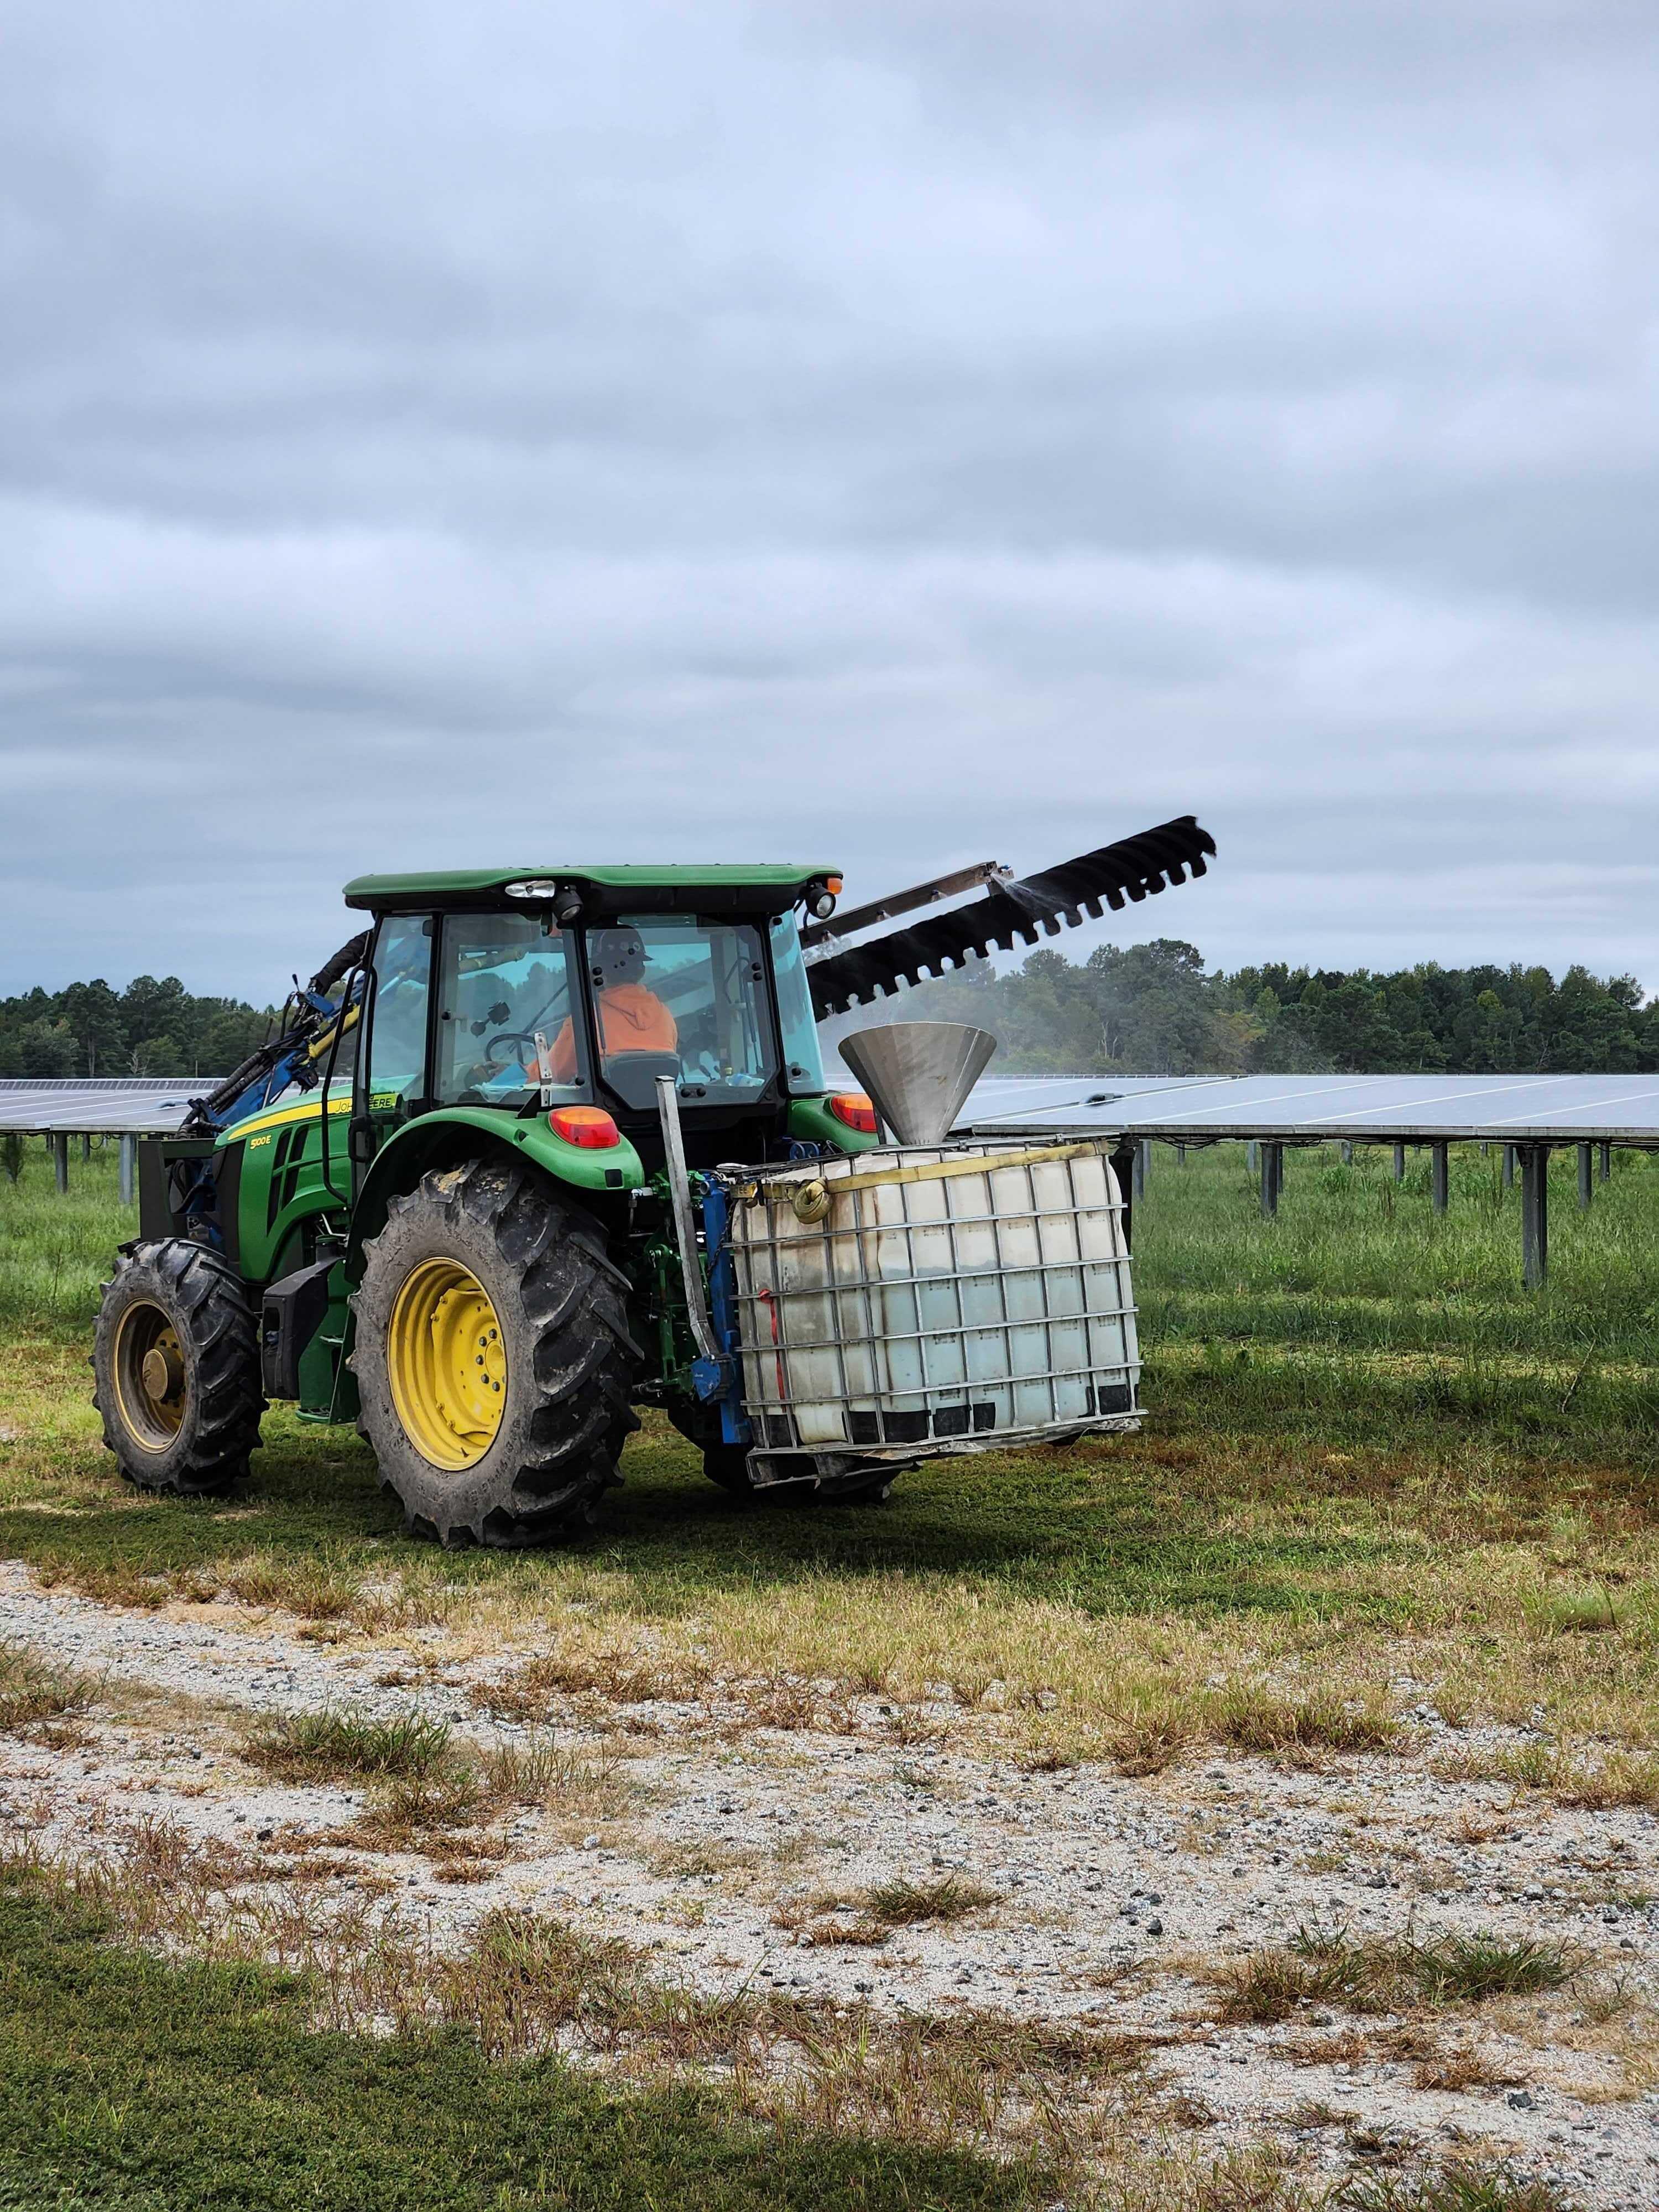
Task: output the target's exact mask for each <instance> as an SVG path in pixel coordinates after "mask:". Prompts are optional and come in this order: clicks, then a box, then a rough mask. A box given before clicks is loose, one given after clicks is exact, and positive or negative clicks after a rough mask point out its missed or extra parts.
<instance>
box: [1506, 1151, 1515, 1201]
mask: <svg viewBox="0 0 1659 2212" xmlns="http://www.w3.org/2000/svg"><path fill="white" fill-rule="evenodd" d="M1514 1188H1515V1146H1513V1145H1505V1146H1504V1189H1505V1190H1513V1189H1514Z"/></svg>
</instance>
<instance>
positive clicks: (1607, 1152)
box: [1595, 1144, 1613, 1182]
mask: <svg viewBox="0 0 1659 2212" xmlns="http://www.w3.org/2000/svg"><path fill="white" fill-rule="evenodd" d="M1595 1149H1596V1151H1597V1152H1600V1154H1601V1181H1602V1182H1606V1181H1607V1177H1608V1176H1610V1175H1611V1174H1612V1173H1613V1146H1611V1145H1607V1144H1601V1145H1598V1146H1596V1147H1595Z"/></svg>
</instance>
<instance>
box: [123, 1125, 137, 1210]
mask: <svg viewBox="0 0 1659 2212" xmlns="http://www.w3.org/2000/svg"><path fill="white" fill-rule="evenodd" d="M137 1164H138V1139H137V1137H123V1138H122V1139H121V1203H122V1205H123V1206H131V1204H132V1171H133V1170H134V1168H135V1167H136V1166H137Z"/></svg>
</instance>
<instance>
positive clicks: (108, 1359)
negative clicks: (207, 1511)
mask: <svg viewBox="0 0 1659 2212" xmlns="http://www.w3.org/2000/svg"><path fill="white" fill-rule="evenodd" d="M92 1366H93V1373H94V1377H95V1389H94V1394H93V1402H94V1405H95V1406H96V1407H97V1408H98V1410H99V1412H100V1413H101V1414H102V1415H103V1417H104V1442H105V1443H106V1446H107V1447H108V1449H110V1450H111V1451H112V1452H113V1453H114V1454H115V1456H116V1459H117V1461H118V1463H119V1466H120V1468H121V1472H122V1474H125V1476H126V1477H127V1478H128V1480H130V1481H131V1482H135V1483H137V1485H138V1486H139V1488H140V1489H142V1490H164V1491H171V1492H173V1493H174V1494H175V1495H176V1496H179V1497H184V1498H199V1497H206V1496H211V1495H212V1494H213V1493H215V1492H219V1491H224V1490H228V1489H229V1487H230V1486H231V1485H232V1484H233V1483H234V1482H235V1481H236V1480H238V1479H239V1477H240V1476H242V1475H245V1474H246V1473H247V1469H248V1455H249V1454H250V1453H251V1452H252V1450H253V1449H254V1447H255V1446H256V1445H257V1444H258V1441H259V1416H260V1414H261V1413H264V1409H265V1401H264V1393H263V1391H262V1389H261V1387H260V1380H259V1345H258V1313H257V1311H256V1310H255V1307H254V1304H253V1301H252V1298H251V1297H250V1296H249V1295H248V1291H247V1289H246V1285H244V1284H243V1282H242V1280H241V1278H240V1276H239V1275H238V1274H237V1273H236V1272H235V1270H234V1268H233V1267H229V1266H228V1264H227V1263H226V1261H223V1260H222V1259H221V1258H220V1257H219V1255H218V1254H217V1253H216V1252H214V1251H211V1250H210V1249H209V1248H208V1247H207V1246H206V1245H204V1244H197V1243H191V1241H190V1240H189V1239H187V1238H185V1237H168V1238H167V1239H166V1240H164V1241H162V1242H161V1243H149V1244H135V1245H133V1246H131V1248H130V1249H128V1250H127V1251H125V1252H123V1253H122V1254H121V1255H119V1257H118V1259H117V1261H116V1263H115V1273H114V1274H113V1276H112V1278H111V1279H110V1280H109V1281H108V1282H107V1283H106V1284H105V1285H104V1297H103V1304H101V1305H100V1307H99V1309H98V1322H97V1326H96V1328H95V1329H94V1335H93V1352H92Z"/></svg>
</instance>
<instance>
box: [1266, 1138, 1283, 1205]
mask: <svg viewBox="0 0 1659 2212" xmlns="http://www.w3.org/2000/svg"><path fill="white" fill-rule="evenodd" d="M1284 1188H1285V1147H1284V1146H1283V1145H1275V1144H1272V1143H1264V1144H1263V1145H1262V1146H1261V1218H1262V1219H1263V1220H1264V1221H1271V1220H1272V1219H1273V1216H1274V1215H1275V1214H1276V1213H1277V1212H1278V1211H1279V1193H1280V1192H1281V1191H1282V1190H1283V1189H1284Z"/></svg>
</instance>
